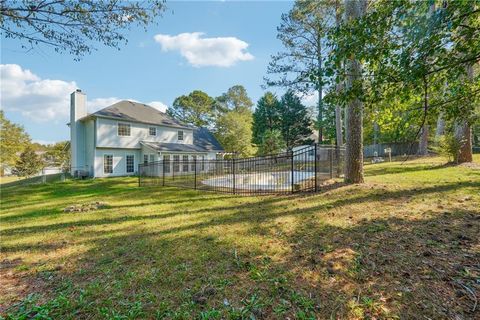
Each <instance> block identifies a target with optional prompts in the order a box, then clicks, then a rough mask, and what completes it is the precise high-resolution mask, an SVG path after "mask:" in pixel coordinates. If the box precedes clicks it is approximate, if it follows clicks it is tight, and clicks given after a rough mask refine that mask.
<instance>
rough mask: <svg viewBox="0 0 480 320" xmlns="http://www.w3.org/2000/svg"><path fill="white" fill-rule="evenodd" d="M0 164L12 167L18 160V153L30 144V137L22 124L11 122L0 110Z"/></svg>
mask: <svg viewBox="0 0 480 320" xmlns="http://www.w3.org/2000/svg"><path fill="white" fill-rule="evenodd" d="M0 125H1V127H0V164H1V166H2V167H5V166H10V167H12V166H13V165H14V164H15V162H16V161H17V160H18V153H20V152H22V151H23V149H25V147H26V146H28V145H29V144H30V137H29V135H28V134H27V133H26V132H25V130H24V129H23V127H22V126H20V125H17V124H15V123H12V122H11V121H10V120H8V119H7V118H6V117H5V114H4V112H3V111H2V110H0Z"/></svg>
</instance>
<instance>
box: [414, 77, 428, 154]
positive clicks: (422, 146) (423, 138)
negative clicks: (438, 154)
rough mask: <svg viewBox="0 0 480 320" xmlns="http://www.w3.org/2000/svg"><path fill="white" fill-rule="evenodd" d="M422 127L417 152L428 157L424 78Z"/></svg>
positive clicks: (426, 81) (424, 85)
mask: <svg viewBox="0 0 480 320" xmlns="http://www.w3.org/2000/svg"><path fill="white" fill-rule="evenodd" d="M423 112H424V118H423V125H422V129H421V130H420V141H419V142H418V152H417V154H418V155H419V156H426V155H428V124H427V115H428V78H427V77H426V76H425V77H424V78H423Z"/></svg>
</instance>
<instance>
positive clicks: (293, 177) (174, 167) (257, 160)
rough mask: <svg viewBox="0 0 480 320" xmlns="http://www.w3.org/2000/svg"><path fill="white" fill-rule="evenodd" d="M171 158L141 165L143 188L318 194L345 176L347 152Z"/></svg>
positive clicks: (328, 149)
mask: <svg viewBox="0 0 480 320" xmlns="http://www.w3.org/2000/svg"><path fill="white" fill-rule="evenodd" d="M185 158H187V159H189V160H186V159H185V160H184V158H183V157H176V158H175V159H176V160H171V159H170V157H168V158H166V157H164V159H163V160H162V161H157V162H150V163H144V164H140V165H139V170H138V172H139V185H140V186H148V185H158V186H175V187H180V188H191V189H200V190H211V191H217V192H227V193H233V194H267V193H294V192H300V191H316V190H318V188H319V186H320V185H321V184H322V182H323V181H325V180H328V179H332V178H335V177H339V176H340V175H342V174H343V162H344V161H343V158H344V149H342V148H340V149H337V148H335V147H334V146H325V145H312V146H307V147H304V148H299V149H297V150H294V151H290V152H285V153H280V154H275V155H268V156H263V157H252V158H242V159H203V158H202V159H199V158H195V157H194V158H193V160H192V159H190V157H185Z"/></svg>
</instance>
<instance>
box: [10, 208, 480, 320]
mask: <svg viewBox="0 0 480 320" xmlns="http://www.w3.org/2000/svg"><path fill="white" fill-rule="evenodd" d="M269 205H272V204H269ZM267 206H268V205H267ZM255 214H256V215H257V216H258V220H254V221H252V220H251V217H252V214H247V213H245V212H242V211H238V212H236V213H235V214H233V215H226V214H224V215H219V216H218V217H216V218H215V221H211V219H209V218H206V219H205V221H203V222H202V223H200V224H196V225H194V226H189V227H184V228H176V229H169V231H168V232H163V231H149V232H146V230H144V229H142V228H138V229H137V228H131V229H130V232H129V233H127V234H125V233H124V231H125V230H122V232H113V233H112V234H111V235H110V236H109V237H107V238H95V237H93V239H92V240H90V241H88V242H87V243H85V245H87V247H89V248H90V249H89V250H87V251H86V252H85V253H83V254H82V255H81V256H80V257H76V258H75V259H72V261H73V262H71V266H70V267H71V268H70V270H74V271H73V273H71V272H70V271H68V272H67V271H63V270H62V269H59V270H53V271H49V272H48V273H47V275H48V277H49V280H43V281H47V282H48V286H49V287H50V289H51V290H50V291H48V293H46V295H47V297H48V299H50V301H55V303H56V304H54V305H53V306H52V307H51V309H50V310H49V312H50V315H51V316H54V317H55V316H56V317H70V316H73V315H75V317H76V318H84V317H93V318H96V317H101V316H103V317H104V316H110V317H111V316H115V315H116V316H118V317H122V316H125V317H129V318H152V317H166V318H178V317H180V318H194V317H200V316H201V315H202V312H204V313H205V312H210V311H212V310H216V311H217V312H218V314H219V315H221V316H222V317H225V318H228V317H234V318H235V317H236V316H238V315H239V318H249V317H251V316H254V317H257V318H286V317H291V318H296V317H299V315H300V314H305V315H312V316H315V317H317V318H358V317H360V318H368V317H376V318H388V317H396V316H401V317H404V318H417V317H418V316H422V317H428V318H455V317H459V318H463V319H474V318H475V317H476V316H477V315H478V313H477V312H475V313H474V312H472V306H473V302H474V300H473V297H472V296H470V297H469V293H468V291H466V290H463V289H462V286H461V285H463V286H465V287H468V288H473V289H474V290H475V289H478V283H477V284H476V282H475V277H474V276H475V275H474V274H469V273H468V270H470V272H472V270H475V269H474V268H475V265H476V266H477V267H478V266H480V265H479V264H478V263H479V262H480V253H479V252H478V251H476V250H475V248H476V247H478V245H479V244H480V239H479V230H480V219H478V217H479V216H478V212H470V211H456V212H454V213H450V214H439V215H436V216H434V217H429V218H425V219H422V220H406V219H400V218H389V219H373V220H362V221H359V222H358V223H356V224H354V225H351V226H349V227H345V228H341V227H337V226H333V225H326V224H323V223H321V221H320V220H318V218H316V217H313V216H312V215H311V214H310V212H309V211H306V212H305V211H303V212H300V213H298V214H297V218H298V221H297V222H298V223H296V225H295V226H294V227H293V228H292V230H290V232H288V233H284V234H283V235H282V236H279V237H278V239H277V241H279V242H280V243H281V245H282V246H283V248H284V249H286V252H285V254H284V255H282V258H281V259H274V257H273V255H272V252H271V251H270V250H269V249H268V246H264V245H255V246H249V245H246V244H244V243H242V242H241V241H232V240H231V238H229V237H224V236H223V235H222V234H218V233H215V232H211V229H210V228H212V227H214V226H218V225H221V226H223V227H224V229H223V230H225V233H228V232H229V231H228V230H229V228H228V226H229V224H231V223H232V222H233V221H232V218H233V217H234V216H241V217H240V218H238V217H237V218H236V219H240V220H242V219H244V218H248V219H246V220H245V221H248V222H249V223H250V225H251V228H250V231H249V232H250V233H251V235H250V237H252V238H254V239H257V240H258V239H263V238H264V237H265V235H271V234H278V233H279V232H280V231H281V230H280V226H278V225H276V224H273V225H268V224H259V223H258V221H264V220H266V219H269V218H270V217H271V216H270V215H269V214H266V213H264V212H261V211H258V212H255ZM291 214H292V212H283V213H278V214H277V216H285V215H291ZM185 230H190V231H195V232H194V233H192V232H187V233H185V232H182V231H185ZM172 233H173V234H172ZM172 235H173V236H172ZM19 249H23V248H19ZM41 249H42V250H54V249H55V248H54V247H48V246H46V245H44V246H42V248H41ZM469 268H470V269H469ZM39 276H40V277H41V276H42V274H40V275H36V276H35V278H33V279H24V281H32V282H35V281H39V279H38V277H39ZM207 291H208V292H209V293H206V292H207ZM476 294H477V295H478V292H477V293H476ZM59 295H60V296H61V297H63V298H62V299H63V300H62V299H60V300H58V299H59V298H58V296H59ZM65 299H66V301H68V303H66V302H65ZM59 301H60V302H61V301H63V303H59ZM225 301H227V303H226V302H225ZM12 310H15V308H13V309H11V310H10V312H12ZM132 310H137V311H136V312H138V313H135V314H133V315H132V314H131V312H132Z"/></svg>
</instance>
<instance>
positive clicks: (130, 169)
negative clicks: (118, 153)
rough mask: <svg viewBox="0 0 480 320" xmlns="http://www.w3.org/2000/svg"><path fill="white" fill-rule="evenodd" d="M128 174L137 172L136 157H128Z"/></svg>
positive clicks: (130, 155) (131, 155)
mask: <svg viewBox="0 0 480 320" xmlns="http://www.w3.org/2000/svg"><path fill="white" fill-rule="evenodd" d="M126 158H127V173H133V172H135V156H134V155H133V154H129V155H127V157H126Z"/></svg>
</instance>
